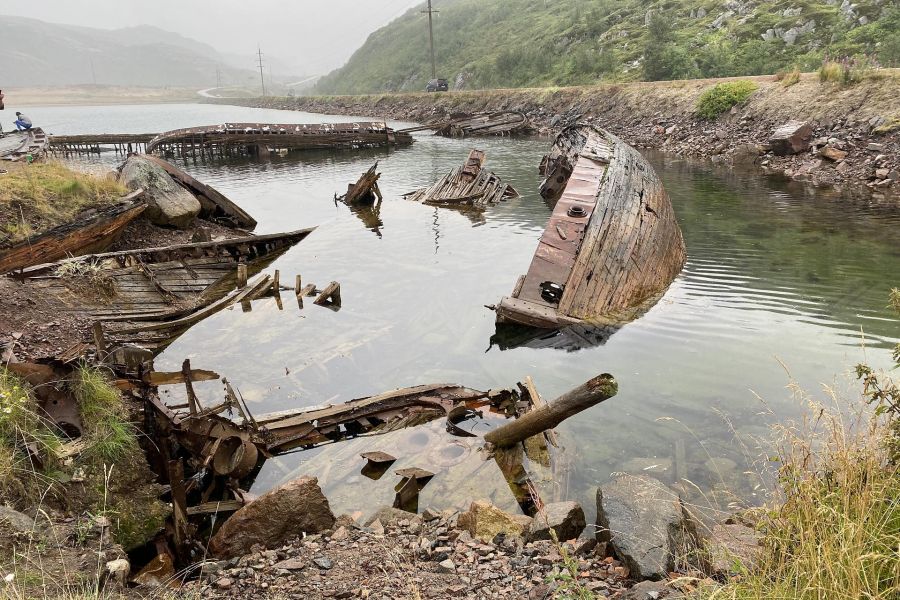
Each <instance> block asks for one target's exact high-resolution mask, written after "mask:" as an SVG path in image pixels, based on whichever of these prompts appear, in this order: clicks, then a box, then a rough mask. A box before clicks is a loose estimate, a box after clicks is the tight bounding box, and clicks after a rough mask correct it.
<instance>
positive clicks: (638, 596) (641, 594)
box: [619, 581, 684, 600]
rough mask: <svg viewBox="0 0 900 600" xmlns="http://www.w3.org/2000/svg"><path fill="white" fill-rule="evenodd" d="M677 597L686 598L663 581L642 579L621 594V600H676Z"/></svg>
mask: <svg viewBox="0 0 900 600" xmlns="http://www.w3.org/2000/svg"><path fill="white" fill-rule="evenodd" d="M676 598H684V595H682V594H681V592H679V591H677V590H674V589H672V588H670V587H668V586H667V585H666V584H665V582H663V581H642V582H640V583H638V584H636V585H634V586H632V587H631V588H629V589H627V590H625V593H624V594H622V595H621V596H619V600H675V599H676Z"/></svg>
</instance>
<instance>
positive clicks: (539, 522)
mask: <svg viewBox="0 0 900 600" xmlns="http://www.w3.org/2000/svg"><path fill="white" fill-rule="evenodd" d="M586 524H587V521H586V520H585V518H584V510H583V509H582V508H581V505H580V504H578V503H577V502H571V501H570V502H552V503H550V504H546V505H544V507H543V508H542V509H541V510H539V511H538V513H537V514H536V515H535V516H534V519H533V520H532V521H531V524H530V525H529V526H528V530H527V531H526V538H527V539H528V540H549V539H552V538H551V536H550V531H551V530H552V531H554V532H556V539H557V540H559V541H560V542H564V541H566V540H574V539H577V538H578V536H579V535H581V532H582V531H584V527H585V525H586Z"/></svg>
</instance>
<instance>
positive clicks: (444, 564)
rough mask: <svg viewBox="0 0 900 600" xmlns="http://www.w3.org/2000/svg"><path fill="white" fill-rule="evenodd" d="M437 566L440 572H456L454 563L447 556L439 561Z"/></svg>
mask: <svg viewBox="0 0 900 600" xmlns="http://www.w3.org/2000/svg"><path fill="white" fill-rule="evenodd" d="M438 568H439V569H440V571H441V572H442V573H456V565H455V564H454V563H453V561H452V560H450V559H449V558H448V559H446V560H442V561H441V562H439V563H438Z"/></svg>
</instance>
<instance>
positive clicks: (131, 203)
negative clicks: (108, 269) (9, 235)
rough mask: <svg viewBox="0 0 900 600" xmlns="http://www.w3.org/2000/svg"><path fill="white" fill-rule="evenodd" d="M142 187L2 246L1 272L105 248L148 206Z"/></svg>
mask: <svg viewBox="0 0 900 600" xmlns="http://www.w3.org/2000/svg"><path fill="white" fill-rule="evenodd" d="M143 193H144V192H143V190H138V191H136V192H134V193H132V194H129V195H128V196H126V197H125V198H123V199H122V200H121V201H120V202H119V203H117V204H115V205H114V206H112V207H110V208H107V209H104V210H101V211H98V212H95V213H92V214H90V215H89V216H84V217H82V218H79V219H76V220H75V221H73V222H71V223H66V224H65V225H60V226H59V227H55V228H53V229H51V230H49V231H46V232H44V233H42V234H41V235H38V236H35V237H33V238H29V239H27V240H25V241H23V242H20V243H18V244H16V245H15V246H11V247H10V248H7V249H0V275H2V274H4V273H9V272H10V271H15V270H17V269H23V268H25V267H30V266H32V265H36V264H40V263H46V262H50V261H55V260H59V259H61V258H65V257H66V256H80V255H82V254H89V253H91V252H99V251H101V250H105V249H106V248H108V247H109V246H110V245H112V244H113V243H114V242H115V241H116V240H117V239H118V238H119V236H120V235H121V234H122V230H124V229H125V227H126V226H127V225H128V224H129V223H131V222H132V221H133V220H134V219H136V218H137V217H138V216H139V215H140V214H141V213H142V212H144V209H145V208H146V205H145V204H143V203H141V202H136V200H137V199H138V198H139V197H140V196H141V195H142V194H143Z"/></svg>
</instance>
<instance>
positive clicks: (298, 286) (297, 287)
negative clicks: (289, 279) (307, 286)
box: [294, 273, 303, 296]
mask: <svg viewBox="0 0 900 600" xmlns="http://www.w3.org/2000/svg"><path fill="white" fill-rule="evenodd" d="M302 284H303V280H302V279H301V278H300V274H299V273H297V278H296V279H295V280H294V294H296V295H297V296H299V295H300V290H301V289H302V288H303V285H302Z"/></svg>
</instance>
